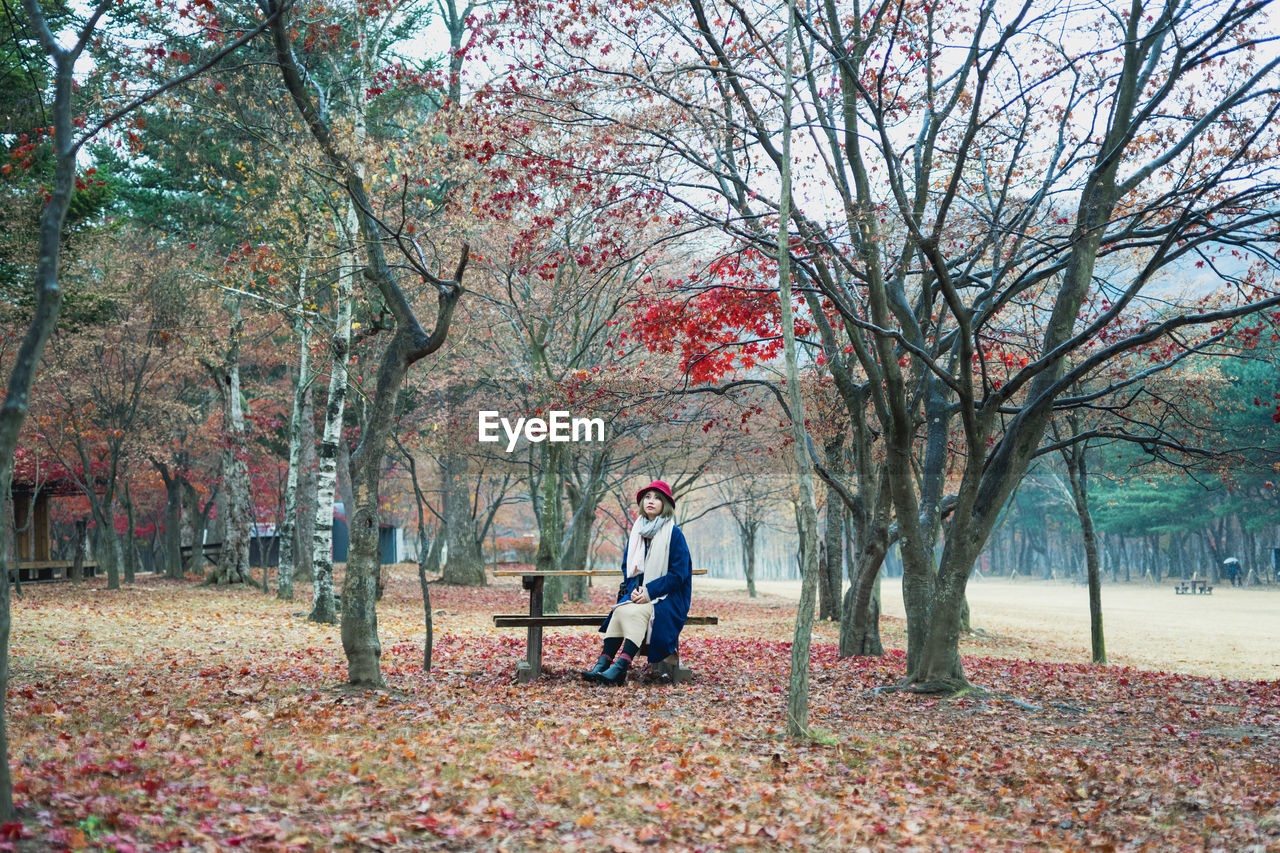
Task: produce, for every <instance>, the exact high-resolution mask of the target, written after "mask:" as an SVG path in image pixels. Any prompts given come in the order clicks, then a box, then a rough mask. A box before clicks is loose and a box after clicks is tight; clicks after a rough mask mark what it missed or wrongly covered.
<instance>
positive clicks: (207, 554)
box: [178, 542, 222, 566]
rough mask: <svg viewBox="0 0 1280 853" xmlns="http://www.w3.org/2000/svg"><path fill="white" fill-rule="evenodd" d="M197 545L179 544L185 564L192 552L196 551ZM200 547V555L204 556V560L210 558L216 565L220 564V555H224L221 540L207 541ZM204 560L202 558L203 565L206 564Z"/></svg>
mask: <svg viewBox="0 0 1280 853" xmlns="http://www.w3.org/2000/svg"><path fill="white" fill-rule="evenodd" d="M196 547H197V546H195V545H179V546H178V554H179V556H180V557H181V558H182V563H183V565H186V563H187V559H188V558H189V557H190V556H191V552H192V551H194V550H195V549H196ZM198 547H199V548H200V556H201V557H203V558H204V560H208V561H209V562H210V563H212V564H213V565H215V566H216V565H218V557H219V556H221V555H222V543H221V542H206V543H204V544H203V545H200V546H198ZM204 560H201V563H200V565H201V566H203V565H204Z"/></svg>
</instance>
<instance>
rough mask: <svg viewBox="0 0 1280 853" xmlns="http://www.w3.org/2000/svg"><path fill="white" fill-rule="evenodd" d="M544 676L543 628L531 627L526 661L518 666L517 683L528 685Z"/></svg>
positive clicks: (539, 626)
mask: <svg viewBox="0 0 1280 853" xmlns="http://www.w3.org/2000/svg"><path fill="white" fill-rule="evenodd" d="M541 675H542V626H541V625H538V626H537V627H533V626H530V628H529V643H528V646H527V648H526V651H525V659H524V660H522V661H520V662H519V663H518V664H516V683H517V684H528V683H529V682H530V681H533V680H534V679H536V678H538V677H539V676H541Z"/></svg>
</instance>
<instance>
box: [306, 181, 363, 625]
mask: <svg viewBox="0 0 1280 853" xmlns="http://www.w3.org/2000/svg"><path fill="white" fill-rule="evenodd" d="M352 208H353V205H349V206H348V214H347V223H346V237H345V240H346V243H347V245H346V249H345V251H346V253H347V264H348V265H347V266H346V267H345V268H344V269H343V270H342V275H341V276H340V277H339V279H338V282H339V283H338V288H337V294H336V296H335V298H336V299H337V305H336V307H337V322H336V323H335V326H334V332H333V337H332V338H331V339H330V341H329V350H330V356H331V357H330V364H329V396H328V398H327V400H328V402H327V403H326V405H325V412H324V437H323V438H322V439H321V440H320V450H319V452H318V454H317V455H318V457H319V465H318V470H317V471H316V512H315V527H314V530H315V535H314V536H313V537H312V541H311V569H312V598H311V613H310V614H309V615H308V616H307V620H308V621H310V622H323V623H327V624H333V623H334V622H337V621H338V610H337V603H336V602H335V601H334V599H333V501H334V492H335V490H336V489H337V477H338V445H339V443H340V442H341V441H342V414H343V411H344V410H345V406H346V400H347V357H348V354H349V353H350V351H351V302H352V293H353V289H354V284H353V283H352V282H353V279H354V278H355V276H357V275H359V271H360V267H359V264H358V258H357V257H356V249H355V229H354V219H355V212H354V210H353V209H352ZM345 509H346V515H347V530H348V532H349V533H350V534H351V537H352V539H354V523H353V521H352V515H351V513H352V508H351V507H349V506H348V507H346V508H345ZM349 542H350V540H349ZM350 554H351V545H350V544H348V548H347V555H348V558H350Z"/></svg>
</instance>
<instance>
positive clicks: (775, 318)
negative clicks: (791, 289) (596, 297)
mask: <svg viewBox="0 0 1280 853" xmlns="http://www.w3.org/2000/svg"><path fill="white" fill-rule="evenodd" d="M706 278H707V279H708V280H709V281H705V282H704V281H703V280H702V279H703V277H702V276H700V275H697V274H695V275H694V276H692V277H691V278H690V279H689V280H688V281H683V280H676V281H671V282H668V284H667V287H668V289H669V290H671V291H673V292H688V291H690V290H692V291H694V295H693V296H692V297H678V296H671V297H667V298H646V299H643V300H641V302H640V305H639V308H638V310H637V312H636V317H635V320H634V322H633V324H632V329H631V331H630V332H623V333H622V334H621V337H622V338H624V339H625V338H626V337H628V336H629V335H635V336H636V337H637V338H638V339H639V340H640V342H641V343H642V344H643V345H644V346H645V347H646V348H647V349H648V350H649V351H650V352H665V353H670V352H675V351H676V350H677V348H678V349H679V353H680V369H681V370H682V371H683V372H684V373H685V374H687V375H688V376H689V378H690V380H691V381H693V382H694V383H707V382H716V381H719V380H720V379H721V378H723V377H724V376H726V375H728V374H730V373H732V372H733V371H735V370H739V369H741V370H746V369H750V368H752V367H754V366H755V365H756V364H758V363H762V362H767V361H770V360H772V359H774V358H776V357H777V356H778V354H779V353H781V352H782V328H781V323H782V305H781V302H780V300H779V297H778V288H777V285H776V280H777V264H776V262H774V261H773V260H771V259H769V258H766V257H765V256H763V255H762V254H761V253H760V252H759V251H757V250H755V249H744V250H743V251H741V252H739V253H737V254H735V255H726V256H724V257H721V258H719V259H718V260H716V261H715V262H714V263H712V264H711V266H710V267H709V268H708V269H707V273H706ZM814 329H815V327H814V325H813V323H812V322H811V321H809V320H807V319H805V318H804V317H802V316H797V317H796V320H795V331H796V335H797V337H804V336H806V335H810V334H812V333H813V331H814Z"/></svg>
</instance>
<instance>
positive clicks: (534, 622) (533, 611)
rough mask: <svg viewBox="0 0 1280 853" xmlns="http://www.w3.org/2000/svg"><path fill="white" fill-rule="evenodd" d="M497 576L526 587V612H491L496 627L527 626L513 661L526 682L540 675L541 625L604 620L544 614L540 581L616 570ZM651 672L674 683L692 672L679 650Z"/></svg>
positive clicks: (699, 621)
mask: <svg viewBox="0 0 1280 853" xmlns="http://www.w3.org/2000/svg"><path fill="white" fill-rule="evenodd" d="M693 573H694V574H695V575H700V574H706V570H705V569H694V571H693ZM494 575H495V576H496V577H518V578H520V579H521V586H523V587H524V588H525V589H527V590H529V612H528V613H527V614H524V613H501V614H494V617H493V625H494V627H495V628H526V629H528V631H529V639H528V645H527V647H526V649H527V651H526V653H525V659H524V660H522V661H520V662H519V663H517V664H516V683H518V684H527V683H528V682H530V681H533V680H534V679H536V678H538V677H539V676H540V675H542V629H543V628H564V627H569V626H574V625H593V626H599V625H600V623H601V622H603V621H604V618H605V614H603V613H543V612H542V584H543V581H545V580H546V578H547V577H548V576H550V575H602V576H603V575H609V576H616V575H617V572H614V571H609V572H586V571H559V572H528V571H516V570H506V569H499V570H498V571H495V572H494ZM684 624H685V627H686V628H687V627H689V626H690V625H694V626H701V625H718V624H720V617H718V616H690V617H689V618H688V619H686V620H685V623H684ZM648 651H649V649H648V646H647V645H645V646H641V647H640V650H639V651H638V652H637V653H636V654H647V653H648ZM653 670H654V674H655V675H657V676H660V677H661V676H666V677H668V678H670V679H671V681H672V682H673V683H679V682H681V681H688V680H689V679H691V678H692V677H693V673H692V672H691V671H690V670H688V669H685V668H684V667H682V666H680V653H679V652H672V653H671V654H670V655H668V656H667V657H665V658H663V659H662V660H661V661H659V662H658V663H657V664H654V666H653Z"/></svg>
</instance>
